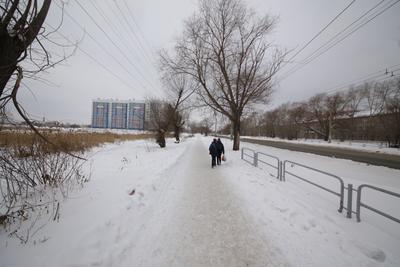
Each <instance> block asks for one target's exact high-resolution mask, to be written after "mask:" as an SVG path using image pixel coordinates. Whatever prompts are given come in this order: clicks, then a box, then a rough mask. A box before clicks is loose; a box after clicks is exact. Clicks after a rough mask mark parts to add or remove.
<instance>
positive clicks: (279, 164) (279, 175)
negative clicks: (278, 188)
mask: <svg viewBox="0 0 400 267" xmlns="http://www.w3.org/2000/svg"><path fill="white" fill-rule="evenodd" d="M276 178H278V179H279V181H282V165H281V161H278V177H276Z"/></svg>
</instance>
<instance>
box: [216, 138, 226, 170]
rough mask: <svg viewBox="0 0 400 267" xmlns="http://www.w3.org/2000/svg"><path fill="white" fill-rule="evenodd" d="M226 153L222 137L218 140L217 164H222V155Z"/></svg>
mask: <svg viewBox="0 0 400 267" xmlns="http://www.w3.org/2000/svg"><path fill="white" fill-rule="evenodd" d="M222 154H225V148H224V144H222V142H221V139H219V138H218V141H217V164H218V165H221V156H222Z"/></svg>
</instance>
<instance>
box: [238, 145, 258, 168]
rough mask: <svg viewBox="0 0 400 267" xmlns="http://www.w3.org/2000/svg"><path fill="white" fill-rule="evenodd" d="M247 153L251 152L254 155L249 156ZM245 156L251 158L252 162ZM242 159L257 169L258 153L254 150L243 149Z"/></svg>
mask: <svg viewBox="0 0 400 267" xmlns="http://www.w3.org/2000/svg"><path fill="white" fill-rule="evenodd" d="M246 151H250V152H252V154H247V153H246ZM245 156H247V157H249V158H251V159H252V161H249V160H248V159H246V158H245ZM241 158H242V160H244V161H246V162H248V163H250V164H252V165H254V166H256V167H257V153H256V151H254V150H253V149H250V148H246V147H243V148H242V155H241Z"/></svg>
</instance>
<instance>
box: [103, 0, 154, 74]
mask: <svg viewBox="0 0 400 267" xmlns="http://www.w3.org/2000/svg"><path fill="white" fill-rule="evenodd" d="M106 4H107V5H108V7H109V9H110V10H111V11H112V12H113V14H114V16H115V18H117V19H116V21H118V23H119V26H120V28H121V29H122V28H126V29H127V31H128V35H129V34H130V35H132V33H131V32H130V28H129V26H130V25H129V24H128V22H127V20H125V22H126V24H127V25H128V27H126V25H125V24H124V23H123V22H122V20H121V19H120V18H121V15H122V16H124V14H123V13H122V10H120V13H122V14H118V13H117V12H116V11H114V9H113V8H112V6H111V5H109V2H106ZM105 16H106V15H105ZM124 17H125V16H124ZM109 24H111V23H109ZM114 31H116V30H114ZM134 34H135V33H134ZM134 38H136V39H137V40H138V42H140V39H139V38H138V37H137V36H136V35H135V36H134ZM121 39H122V38H121ZM125 40H126V39H125ZM128 40H132V41H133V39H131V38H129V37H128ZM127 43H129V41H127ZM132 44H134V45H136V43H135V41H133V42H132ZM139 46H140V47H138V49H135V50H134V51H135V52H137V51H139V52H140V55H141V56H140V55H139V54H136V53H135V55H137V56H138V57H139V58H141V57H142V58H143V59H144V61H146V62H147V63H148V65H146V64H144V66H150V67H151V68H149V69H148V70H150V71H151V72H154V68H153V67H154V65H153V63H151V62H150V61H149V60H148V58H147V57H146V54H145V53H144V52H143V49H144V47H143V46H142V45H141V44H140V43H139ZM128 50H129V51H131V52H133V50H132V49H130V48H128ZM144 51H146V50H144ZM143 63H144V62H143ZM154 73H156V72H154Z"/></svg>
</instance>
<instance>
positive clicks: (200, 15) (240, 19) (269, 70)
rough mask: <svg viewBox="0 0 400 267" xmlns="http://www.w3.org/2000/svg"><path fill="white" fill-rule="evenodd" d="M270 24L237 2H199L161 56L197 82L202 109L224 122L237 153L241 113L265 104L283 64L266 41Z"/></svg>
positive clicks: (237, 0)
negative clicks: (170, 53)
mask: <svg viewBox="0 0 400 267" xmlns="http://www.w3.org/2000/svg"><path fill="white" fill-rule="evenodd" d="M274 25H275V20H274V19H272V18H270V17H268V16H264V17H261V18H260V17H258V16H256V14H255V13H254V12H253V11H252V10H249V9H248V8H247V7H246V6H245V5H244V4H243V3H242V1H240V0H217V1H209V0H201V1H200V9H199V11H198V12H197V13H196V14H194V15H193V16H192V17H191V18H190V19H189V20H188V21H187V23H186V25H185V30H184V33H183V36H182V38H181V39H180V40H179V41H178V43H177V45H176V47H175V52H176V55H175V57H173V58H172V57H169V56H164V57H163V61H164V62H165V64H167V65H169V66H170V68H171V69H173V70H174V71H175V72H177V73H185V74H187V75H189V76H191V77H192V78H193V79H194V80H195V81H196V82H197V83H199V85H200V86H199V90H198V96H199V97H200V99H201V101H202V102H203V103H204V104H205V105H207V106H209V107H210V108H212V109H213V110H215V111H217V112H219V113H222V114H223V115H225V116H227V117H228V118H229V120H230V121H231V123H232V125H233V134H234V142H233V149H234V150H238V149H239V144H240V120H241V117H242V115H243V112H244V111H245V109H246V108H248V107H250V106H252V105H253V104H256V103H266V102H268V100H269V99H270V95H271V93H272V84H273V83H272V79H273V77H274V75H275V74H276V72H277V71H278V69H279V67H280V65H281V63H282V60H283V53H282V52H280V51H279V50H278V49H276V48H274V47H273V45H272V44H271V43H270V42H267V41H266V37H267V35H268V34H269V33H270V32H271V30H272V29H273V26H274ZM267 59H269V61H268V62H267Z"/></svg>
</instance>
